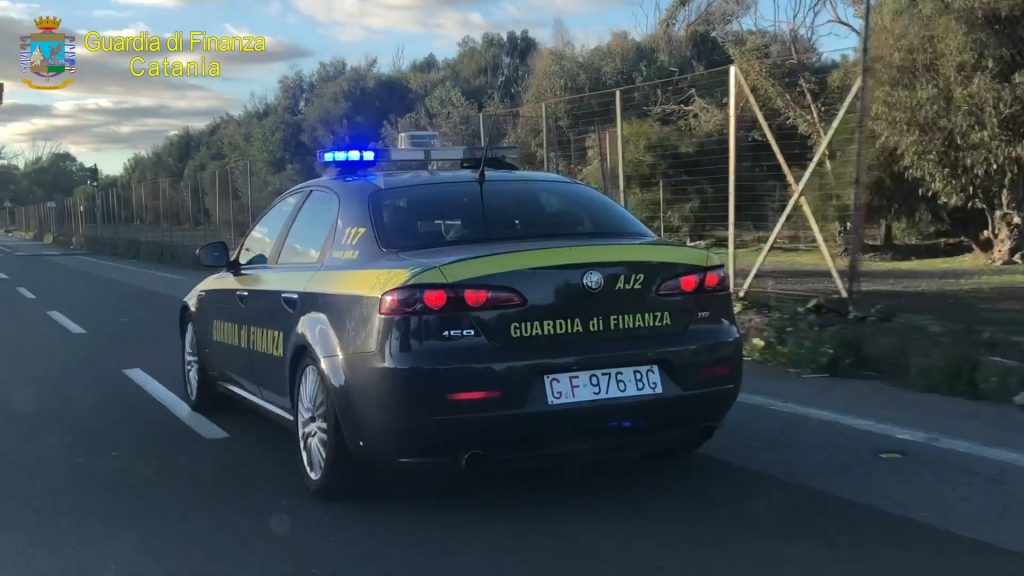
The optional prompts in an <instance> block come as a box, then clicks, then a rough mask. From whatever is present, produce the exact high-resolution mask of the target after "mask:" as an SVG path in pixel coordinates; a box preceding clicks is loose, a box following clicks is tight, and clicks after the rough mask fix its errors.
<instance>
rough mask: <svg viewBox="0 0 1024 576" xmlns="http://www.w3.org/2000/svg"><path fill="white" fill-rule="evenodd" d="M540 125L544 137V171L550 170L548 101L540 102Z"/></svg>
mask: <svg viewBox="0 0 1024 576" xmlns="http://www.w3.org/2000/svg"><path fill="white" fill-rule="evenodd" d="M540 125H541V134H542V138H543V139H544V145H543V149H544V171H545V172H547V171H548V103H547V102H541V103H540Z"/></svg>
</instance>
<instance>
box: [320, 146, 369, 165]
mask: <svg viewBox="0 0 1024 576" xmlns="http://www.w3.org/2000/svg"><path fill="white" fill-rule="evenodd" d="M316 155H317V160H319V161H320V162H323V163H336V162H358V163H360V164H372V163H374V162H376V161H377V151H376V150H349V149H346V150H320V151H319V152H317V154H316Z"/></svg>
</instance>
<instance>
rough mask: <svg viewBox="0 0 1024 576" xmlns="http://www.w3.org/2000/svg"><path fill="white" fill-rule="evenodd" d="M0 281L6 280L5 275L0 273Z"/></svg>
mask: <svg viewBox="0 0 1024 576" xmlns="http://www.w3.org/2000/svg"><path fill="white" fill-rule="evenodd" d="M0 280H7V274H4V273H3V272H0Z"/></svg>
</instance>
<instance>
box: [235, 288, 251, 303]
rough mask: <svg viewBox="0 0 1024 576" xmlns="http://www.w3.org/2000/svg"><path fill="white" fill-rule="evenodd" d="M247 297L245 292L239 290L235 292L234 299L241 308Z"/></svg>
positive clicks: (247, 294)
mask: <svg viewBox="0 0 1024 576" xmlns="http://www.w3.org/2000/svg"><path fill="white" fill-rule="evenodd" d="M248 297H249V293H248V292H246V291H245V290H239V291H237V292H235V299H236V300H238V303H239V304H241V305H242V306H245V299H246V298H248Z"/></svg>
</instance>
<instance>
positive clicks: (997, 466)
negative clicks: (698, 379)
mask: <svg viewBox="0 0 1024 576" xmlns="http://www.w3.org/2000/svg"><path fill="white" fill-rule="evenodd" d="M50 251H54V249H53V248H52V247H50V246H47V245H43V244H39V243H30V242H24V241H17V240H13V239H9V238H7V239H0V274H2V276H0V360H2V365H0V574H3V575H5V576H6V575H21V574H26V575H28V574H85V575H88V574H139V575H149V574H175V575H177V574H189V575H191V574H196V575H199V574H232V575H233V574H239V575H243V574H244V575H257V574H268V575H270V574H273V575H281V574H345V575H363V574H396V575H398V574H401V575H408V574H443V575H452V574H467V575H474V576H475V575H479V574H488V575H504V574H509V575H519V574H558V575H560V576H564V575H566V574H573V575H575V574H585V575H596V574H615V575H616V576H621V575H623V574H629V575H634V574H635V575H648V574H673V575H674V574H759V575H760V574H814V575H821V574H857V575H862V574H866V573H871V574H901V575H906V574H929V575H932V574H958V575H960V574H968V573H976V574H986V575H995V574H1015V575H1019V574H1022V573H1024V463H1020V462H1017V461H1016V460H1015V458H1016V457H1018V456H1019V457H1020V458H1022V459H1024V445H1022V444H1024V434H1020V433H1018V432H1020V431H1024V413H1018V412H1015V411H1013V409H1012V408H1002V407H990V406H981V405H974V404H970V403H966V402H962V401H958V400H949V399H939V400H938V401H936V400H935V399H933V398H931V397H919V396H917V395H913V394H907V393H901V392H898V391H895V392H894V391H892V390H891V389H889V388H888V387H884V386H879V385H872V384H858V383H848V382H838V381H827V380H811V379H804V380H800V379H797V378H794V377H792V376H787V375H785V374H779V373H776V372H772V371H764V370H761V369H758V368H753V369H752V370H751V371H750V374H751V376H750V377H749V378H748V379H747V382H746V383H745V395H744V398H743V401H742V402H740V403H738V404H737V406H736V408H735V409H734V411H733V412H732V413H731V415H730V417H729V418H728V420H727V422H726V427H725V428H724V429H723V430H722V431H721V432H720V433H719V435H718V436H717V437H716V438H715V439H714V440H712V441H711V442H710V443H709V444H708V445H707V446H706V447H705V448H704V449H703V450H701V451H700V452H699V453H698V454H696V455H694V456H693V457H692V458H690V459H671V460H663V461H640V460H630V459H626V460H617V461H613V462H604V463H592V464H581V465H565V466H558V467H549V468H540V469H508V470H499V471H495V472H494V473H492V474H490V475H488V476H487V477H486V478H483V479H476V480H473V479H467V478H463V477H460V476H458V475H452V474H446V473H441V472H436V471H423V470H412V469H398V470H388V471H384V472H382V473H381V474H380V475H379V481H378V482H377V483H376V485H375V486H374V487H373V489H371V490H369V491H368V492H367V493H366V494H364V495H363V496H362V497H361V498H360V499H358V500H354V501H348V502H331V503H325V502H322V501H319V500H316V499H314V498H312V497H311V496H310V495H308V493H307V492H306V490H305V488H304V486H303V484H302V481H301V478H300V471H299V468H298V464H297V462H296V456H295V450H294V446H293V441H292V437H291V433H290V430H288V429H287V428H285V427H283V426H280V425H278V424H275V423H274V422H272V421H270V420H269V419H267V418H265V417H264V416H262V415H260V414H258V413H257V412H255V411H254V410H252V409H249V408H248V407H247V406H244V405H242V404H240V403H238V402H234V403H230V404H229V405H228V406H227V407H226V408H225V409H224V410H222V411H221V412H219V413H217V414H215V415H213V416H211V418H210V419H211V421H212V423H213V424H214V425H215V426H217V427H219V428H220V429H222V430H223V431H224V432H226V434H227V437H225V438H214V439H210V438H206V437H204V436H202V435H200V434H198V433H197V432H196V431H195V430H194V429H193V428H191V427H189V426H187V425H186V424H185V423H184V422H183V421H182V420H181V419H179V417H178V416H176V415H175V414H173V413H172V412H171V411H170V410H168V408H167V407H166V406H165V405H164V404H162V403H161V402H158V401H157V399H156V398H155V397H154V396H153V395H152V394H151V393H149V392H147V391H146V390H144V389H143V388H142V387H140V386H139V385H138V384H137V383H136V382H135V381H134V380H133V379H131V378H129V376H128V375H126V374H125V372H124V371H125V370H130V371H131V370H136V372H133V373H136V374H137V373H138V372H137V370H141V371H142V372H144V373H145V374H146V375H148V376H150V377H151V378H152V379H154V380H156V381H157V382H159V383H160V384H161V385H162V386H164V387H166V388H167V389H168V390H170V391H171V392H173V393H175V394H177V395H179V396H180V395H181V394H182V384H181V375H180V364H179V352H180V343H179V339H178V332H177V326H176V312H177V309H178V305H179V302H180V298H181V297H182V296H183V295H184V294H185V293H186V292H187V291H188V290H189V289H190V288H191V286H192V285H193V284H194V283H195V282H196V281H197V280H198V279H199V278H201V277H202V274H197V273H195V272H193V271H187V270H177V269H170V268H165V267H158V266H154V265H147V264H143V263H136V262H126V261H123V260H116V259H112V258H105V257H99V256H92V255H71V254H64V255H52V254H51V255H45V254H43V253H44V252H50ZM18 288H21V289H23V290H18ZM29 296H34V298H29ZM51 312H53V313H57V314H50V313H51ZM76 328H77V329H76ZM788 402H792V403H794V404H792V405H790V404H787V403H788ZM773 403H776V404H773ZM787 406H793V407H794V408H793V409H789V408H787ZM896 408H899V409H896ZM961 420H962V422H961ZM907 430H910V431H922V430H923V431H932V432H942V433H943V434H944V435H945V436H941V437H940V436H936V435H932V434H922V435H920V436H915V435H914V434H910V433H908V432H907ZM950 441H955V442H960V444H957V443H955V442H954V443H952V444H951V443H950ZM1022 462H1024V460H1022Z"/></svg>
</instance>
